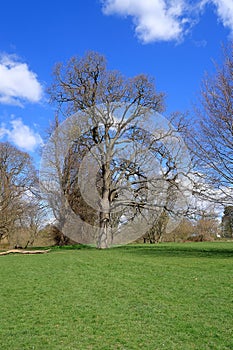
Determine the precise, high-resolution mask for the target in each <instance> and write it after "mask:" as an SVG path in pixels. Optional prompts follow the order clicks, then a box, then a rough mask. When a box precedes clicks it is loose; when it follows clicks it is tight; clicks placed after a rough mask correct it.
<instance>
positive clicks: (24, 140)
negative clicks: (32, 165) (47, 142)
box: [0, 118, 42, 151]
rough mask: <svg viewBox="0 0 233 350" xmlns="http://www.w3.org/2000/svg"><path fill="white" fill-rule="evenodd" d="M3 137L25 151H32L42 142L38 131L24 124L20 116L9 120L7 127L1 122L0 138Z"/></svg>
mask: <svg viewBox="0 0 233 350" xmlns="http://www.w3.org/2000/svg"><path fill="white" fill-rule="evenodd" d="M3 137H6V138H7V140H8V141H10V142H12V143H14V144H15V145H16V146H17V147H19V148H22V149H24V150H25V151H34V150H35V148H36V147H37V146H39V145H41V144H42V138H41V137H40V135H39V133H37V132H35V131H34V130H33V129H31V128H30V127H29V126H28V125H25V124H24V123H23V121H22V120H21V119H20V118H19V119H13V120H11V121H10V126H9V127H7V126H6V125H5V124H4V123H2V125H1V126H0V139H1V138H3Z"/></svg>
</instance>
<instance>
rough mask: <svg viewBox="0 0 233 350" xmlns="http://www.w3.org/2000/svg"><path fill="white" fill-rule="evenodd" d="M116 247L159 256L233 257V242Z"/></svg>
mask: <svg viewBox="0 0 233 350" xmlns="http://www.w3.org/2000/svg"><path fill="white" fill-rule="evenodd" d="M116 249H123V250H124V251H125V252H127V253H129V254H137V255H144V256H145V255H150V256H152V255H153V256H155V257H156V256H159V257H171V256H172V257H177V258H178V257H182V258H193V257H205V258H233V244H232V243H229V246H227V245H226V244H224V247H220V246H219V245H218V246H216V247H215V246H214V244H213V246H211V245H209V246H204V245H203V246H201V245H199V244H197V245H196V246H195V245H193V244H192V245H190V246H189V244H184V246H181V245H174V246H171V245H166V244H162V245H160V244H154V245H139V246H136V245H134V246H130V245H129V246H124V247H118V248H116Z"/></svg>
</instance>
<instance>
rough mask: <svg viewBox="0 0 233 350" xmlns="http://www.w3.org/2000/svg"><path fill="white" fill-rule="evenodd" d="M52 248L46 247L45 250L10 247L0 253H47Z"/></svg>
mask: <svg viewBox="0 0 233 350" xmlns="http://www.w3.org/2000/svg"><path fill="white" fill-rule="evenodd" d="M50 250H51V249H45V250H23V249H10V250H7V251H5V252H0V255H7V254H46V253H48V252H50Z"/></svg>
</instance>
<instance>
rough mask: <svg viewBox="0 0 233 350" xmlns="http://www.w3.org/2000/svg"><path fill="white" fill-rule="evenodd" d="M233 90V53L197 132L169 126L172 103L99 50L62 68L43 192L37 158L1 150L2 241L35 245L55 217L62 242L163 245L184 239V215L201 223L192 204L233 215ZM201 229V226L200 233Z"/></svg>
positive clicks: (208, 88)
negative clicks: (21, 236) (113, 67)
mask: <svg viewBox="0 0 233 350" xmlns="http://www.w3.org/2000/svg"><path fill="white" fill-rule="evenodd" d="M232 91H233V47H232V46H231V47H230V49H229V50H228V51H225V56H224V64H223V66H222V67H217V73H216V75H215V77H213V78H210V77H207V78H206V79H205V81H204V83H203V88H202V98H201V104H200V106H201V107H199V109H198V110H197V111H196V116H197V117H196V123H195V124H193V125H192V126H191V127H190V126H188V127H187V125H185V123H184V122H183V120H184V119H183V118H181V117H180V116H179V115H178V114H176V115H173V116H172V117H171V118H170V121H169V122H168V121H167V120H166V119H165V118H163V117H162V116H161V115H160V114H159V113H158V112H163V111H164V95H163V94H162V93H159V92H157V91H156V89H155V85H154V82H153V80H152V79H151V78H150V77H148V76H145V75H139V76H136V77H134V78H126V77H124V76H122V75H121V74H120V73H119V72H117V71H109V70H108V69H107V65H106V61H105V58H104V57H103V56H102V55H100V54H98V53H93V52H90V53H88V54H86V55H85V56H84V57H83V58H72V59H71V60H70V61H69V62H68V63H67V65H63V64H58V65H57V66H56V67H55V70H54V83H53V85H52V86H51V87H50V89H49V94H50V96H51V100H52V102H53V103H55V105H56V106H57V112H56V117H55V119H54V123H53V125H52V126H51V129H50V131H49V135H48V140H47V146H46V147H45V149H44V151H43V155H42V166H41V169H40V186H41V188H40V192H39V191H38V188H39V184H38V174H36V171H35V169H34V168H33V165H32V160H31V158H30V157H29V156H28V155H27V154H26V153H24V152H21V151H19V150H17V149H16V148H14V147H13V146H11V145H10V144H8V143H2V144H0V171H1V197H0V210H1V218H0V220H1V221H0V239H1V240H3V239H4V238H5V239H8V240H10V241H12V236H14V235H15V232H17V233H20V232H21V230H23V229H24V230H25V229H26V228H27V229H29V228H30V229H29V231H28V232H31V233H30V234H29V237H31V238H30V239H28V241H27V242H28V243H30V244H31V243H32V237H33V236H35V233H36V232H38V231H39V229H40V225H39V223H40V224H41V223H42V222H44V221H45V219H42V217H43V215H45V213H46V218H47V219H48V218H49V219H51V218H52V217H53V218H54V219H55V220H56V225H57V227H58V229H59V231H60V232H62V236H63V239H61V241H63V242H64V241H65V236H69V237H70V238H72V239H73V240H74V241H77V242H82V243H95V244H97V246H98V247H99V248H107V247H109V246H111V245H112V244H118V243H127V242H128V241H131V240H134V239H137V238H138V235H141V236H144V237H155V236H156V235H157V237H159V239H162V235H163V234H164V232H176V231H175V228H177V225H178V223H179V222H180V223H181V224H182V225H183V226H184V222H185V221H184V220H183V219H182V218H183V217H184V216H186V217H189V218H191V219H192V217H193V215H194V214H195V216H197V208H196V206H195V205H194V203H196V201H194V200H193V198H195V199H196V200H197V198H198V200H205V201H206V200H208V202H218V203H220V204H221V205H223V206H228V208H229V206H230V205H231V203H232V183H233V179H232V173H233V171H232V170H233V169H232V162H233V147H232V145H233V137H232V136H233V113H232V112H233V99H232V94H233V92H232ZM181 135H182V138H181ZM183 139H184V140H185V141H186V143H184V141H183ZM186 145H187V146H186ZM187 147H188V149H187ZM191 195H192V196H193V197H192V198H191ZM227 215H228V214H226V213H225V217H226V216H227ZM228 216H229V215H228ZM201 220H202V224H203V225H204V223H203V219H202V217H200V216H199V223H200V225H201ZM208 220H209V219H208ZM211 220H212V219H211ZM211 220H209V221H208V224H209V225H210V226H211V225H212V226H211V230H213V227H214V224H213V222H215V223H216V221H211ZM224 220H225V221H224V222H225V224H224V225H225V226H224V227H226V221H227V220H226V219H224ZM206 222H207V221H206V220H205V224H206ZM210 222H211V224H210ZM200 225H199V228H198V227H197V226H195V225H194V226H195V230H196V231H198V230H199V231H198V232H200V230H201V229H200ZM178 227H179V226H178ZM179 229H180V230H181V226H180V228H179ZM30 230H31V231H30ZM224 230H225V231H226V229H224ZM225 231H224V232H225ZM32 233H33V234H32ZM193 234H194V236H195V234H196V233H195V232H193ZM228 235H229V229H228ZM175 236H177V232H176V233H174V235H173V237H175ZM14 239H15V238H14ZM159 239H156V240H159ZM154 240H155V239H154ZM15 244H17V242H15Z"/></svg>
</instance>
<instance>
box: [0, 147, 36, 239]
mask: <svg viewBox="0 0 233 350" xmlns="http://www.w3.org/2000/svg"><path fill="white" fill-rule="evenodd" d="M36 179H37V177H36V171H35V169H34V167H33V163H32V159H31V158H30V156H29V155H28V154H27V153H25V152H22V151H20V150H18V149H17V148H16V147H14V146H12V145H11V144H10V143H8V142H3V143H0V191H1V192H0V214H1V215H0V239H3V238H7V239H8V241H9V242H10V243H11V244H13V242H12V238H13V236H14V232H15V231H16V230H18V229H19V228H20V227H22V225H21V224H22V220H24V218H25V216H26V212H27V213H28V211H27V209H28V208H29V206H31V204H29V203H30V202H31V201H32V198H33V196H34V195H33V188H35V185H36V181H37V180H36Z"/></svg>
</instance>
